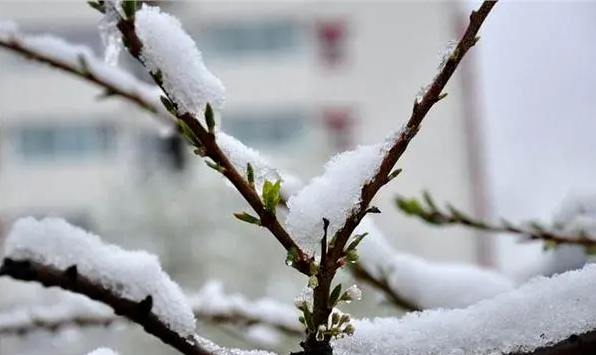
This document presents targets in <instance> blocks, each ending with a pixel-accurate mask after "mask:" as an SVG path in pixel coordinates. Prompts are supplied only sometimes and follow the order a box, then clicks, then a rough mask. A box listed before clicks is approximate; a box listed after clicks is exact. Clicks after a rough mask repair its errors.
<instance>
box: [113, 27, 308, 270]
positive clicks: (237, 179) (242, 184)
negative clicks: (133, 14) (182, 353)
mask: <svg viewBox="0 0 596 355" xmlns="http://www.w3.org/2000/svg"><path fill="white" fill-rule="evenodd" d="M118 29H119V30H120V32H121V33H122V36H123V38H124V39H125V41H124V42H125V43H126V45H127V48H128V51H129V52H130V54H131V55H132V56H133V57H135V58H136V59H137V60H139V62H140V63H141V64H142V63H143V62H142V61H141V60H140V55H141V51H142V47H143V44H142V42H141V40H140V39H139V37H138V36H137V34H136V32H135V27H134V22H133V21H130V20H126V19H121V20H120V22H119V23H118ZM173 55H175V54H173ZM150 74H151V73H150ZM151 76H152V78H153V80H154V81H155V82H156V83H157V84H158V85H159V86H160V87H161V88H162V90H163V91H164V92H165V93H166V96H168V98H170V99H171V97H170V95H171V93H169V92H168V91H167V90H165V89H164V87H163V85H162V82H161V79H160V78H159V77H158V76H157V75H154V74H151ZM174 105H175V104H174ZM176 111H177V110H176ZM175 115H176V118H177V119H179V120H180V121H182V122H184V124H186V125H187V126H188V127H189V128H190V130H191V131H192V133H193V134H194V135H195V136H196V137H197V138H198V139H199V142H200V143H201V148H202V149H203V150H204V155H205V156H207V157H209V158H211V159H212V160H213V161H214V162H215V163H216V164H218V165H219V167H220V171H221V173H222V174H223V175H224V176H225V177H226V178H227V179H228V180H229V181H230V182H231V183H232V184H233V185H234V187H236V189H237V190H238V192H240V194H241V195H242V197H244V199H245V200H246V201H247V202H248V204H249V205H250V206H251V207H252V209H253V210H254V211H255V212H256V213H257V215H258V216H259V218H260V222H261V225H262V226H263V227H265V228H267V229H268V230H269V231H270V232H271V234H273V235H274V236H275V238H276V239H277V240H278V241H279V242H280V244H281V245H282V246H283V247H284V248H285V249H286V250H287V251H290V250H292V249H293V250H296V251H297V252H298V256H299V258H298V260H297V261H296V262H295V263H293V264H292V267H294V268H295V269H297V270H298V271H300V272H301V273H303V274H305V275H309V272H310V264H311V263H312V261H313V259H312V258H311V257H309V256H308V255H306V254H305V253H304V251H303V250H302V249H301V248H300V247H298V245H297V244H296V243H295V242H294V240H292V238H291V237H290V235H289V234H288V232H287V231H286V230H285V229H284V227H283V226H282V225H281V224H280V222H279V220H278V219H277V217H276V216H275V213H274V212H273V211H269V210H268V209H266V208H265V206H264V204H263V201H261V198H260V197H259V194H258V193H257V191H255V189H253V188H252V187H251V186H250V184H249V182H248V181H247V180H246V179H245V178H244V177H243V176H242V175H241V174H240V173H239V172H238V170H236V168H235V167H234V165H233V164H232V163H231V162H230V160H229V159H228V157H227V156H226V155H225V154H224V153H223V152H222V150H221V149H220V147H219V145H218V144H217V141H216V138H215V135H214V134H213V133H212V132H209V131H208V130H207V129H205V127H203V125H202V124H201V123H199V121H198V120H197V119H196V118H195V117H194V116H193V115H192V114H190V113H180V112H178V111H177V112H175Z"/></svg>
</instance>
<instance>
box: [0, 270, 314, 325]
mask: <svg viewBox="0 0 596 355" xmlns="http://www.w3.org/2000/svg"><path fill="white" fill-rule="evenodd" d="M187 302H188V304H189V305H190V307H191V308H192V311H193V313H194V315H195V318H196V319H197V320H198V321H199V322H201V321H202V322H207V323H215V324H229V325H235V326H239V327H242V328H244V327H251V326H255V325H262V326H267V327H269V328H271V329H275V330H276V331H279V332H283V333H286V334H289V335H296V336H299V335H302V334H303V333H304V327H303V326H302V325H301V324H300V323H299V322H298V313H297V311H296V309H295V308H294V307H292V306H290V305H286V304H284V303H281V302H278V301H275V300H273V299H269V298H262V299H258V300H254V301H252V300H249V299H247V298H246V297H244V296H243V295H240V294H227V293H225V292H224V290H223V286H222V285H221V283H219V282H217V281H210V282H207V283H206V284H205V285H204V286H203V288H202V289H201V290H200V291H198V292H197V293H196V294H194V295H190V296H188V297H187ZM120 321H124V319H123V318H121V317H118V316H117V315H116V314H114V312H113V311H112V309H110V308H109V307H107V306H105V305H103V304H101V303H99V302H94V301H93V300H90V299H89V298H87V297H83V296H81V295H78V294H72V293H67V292H65V293H64V294H63V296H62V297H61V298H60V300H59V301H58V302H55V303H53V304H49V305H36V306H30V307H20V308H16V309H12V310H9V311H6V312H4V313H0V336H2V335H10V334H17V335H20V334H26V333H29V332H34V331H38V330H50V331H55V330H59V329H61V328H64V327H73V326H74V327H79V328H85V327H90V326H109V325H111V324H113V323H116V322H120Z"/></svg>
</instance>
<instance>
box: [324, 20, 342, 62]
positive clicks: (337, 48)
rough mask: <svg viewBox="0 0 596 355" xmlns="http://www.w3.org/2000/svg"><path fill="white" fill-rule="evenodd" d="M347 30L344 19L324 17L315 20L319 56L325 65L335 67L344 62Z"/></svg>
mask: <svg viewBox="0 0 596 355" xmlns="http://www.w3.org/2000/svg"><path fill="white" fill-rule="evenodd" d="M347 32H348V31H347V24H346V21H345V20H344V19H326V20H320V21H318V22H317V39H318V44H319V45H318V50H319V57H320V58H321V62H322V63H323V64H324V65H325V66H327V67H335V66H337V65H340V64H342V63H344V62H345V59H346V55H347V53H346V51H347V37H348V36H347Z"/></svg>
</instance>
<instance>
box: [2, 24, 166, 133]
mask: <svg viewBox="0 0 596 355" xmlns="http://www.w3.org/2000/svg"><path fill="white" fill-rule="evenodd" d="M0 41H2V42H12V43H16V44H18V45H20V46H21V47H23V48H25V49H27V50H29V51H32V52H34V53H37V54H38V55H39V56H41V57H44V58H47V59H49V60H52V61H54V62H57V63H61V64H63V65H65V66H67V67H70V68H72V69H73V70H75V71H78V72H82V71H84V70H87V71H88V72H89V73H90V74H92V75H93V76H95V77H97V78H99V79H101V80H102V81H104V82H106V83H107V84H109V85H110V86H112V87H116V88H118V89H119V90H120V91H122V92H125V93H127V94H130V95H132V96H138V97H139V98H140V99H141V100H142V101H143V102H144V103H145V104H147V106H149V107H150V108H152V109H153V110H154V111H155V112H157V113H158V114H159V117H162V118H164V117H167V118H170V117H171V115H170V114H169V113H168V112H167V110H166V109H165V108H164V107H163V105H162V104H161V101H160V95H161V94H162V90H161V89H160V88H159V87H157V86H156V85H149V84H146V83H144V82H142V81H141V80H139V79H137V78H135V77H134V76H133V75H131V74H130V73H128V72H127V71H125V70H123V69H121V68H119V67H111V66H108V65H107V64H106V63H105V62H104V61H103V60H101V59H99V58H97V57H96V56H95V55H94V54H93V51H92V50H91V49H90V48H89V47H87V46H84V45H79V44H72V43H69V42H67V41H65V40H64V39H62V38H59V37H56V36H53V35H49V34H41V35H25V34H22V33H19V32H18V28H17V26H16V25H15V24H14V23H12V22H0ZM82 61H84V62H85V65H83V63H82ZM164 121H166V122H167V123H168V124H169V123H171V122H170V121H169V120H164Z"/></svg>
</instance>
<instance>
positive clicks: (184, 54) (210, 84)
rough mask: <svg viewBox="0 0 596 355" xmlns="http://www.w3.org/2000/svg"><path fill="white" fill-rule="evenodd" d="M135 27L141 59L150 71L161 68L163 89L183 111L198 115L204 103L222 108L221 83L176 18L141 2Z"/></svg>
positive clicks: (222, 91)
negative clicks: (208, 67) (140, 44)
mask: <svg viewBox="0 0 596 355" xmlns="http://www.w3.org/2000/svg"><path fill="white" fill-rule="evenodd" d="M135 30H136V32H137V35H138V37H139V39H140V40H141V43H142V44H143V47H142V49H141V60H142V61H143V63H144V64H145V67H146V68H147V69H148V70H149V71H150V72H151V73H153V74H156V73H157V72H161V75H162V79H163V87H164V89H165V91H166V92H167V93H168V95H169V96H170V98H171V99H172V100H173V101H174V102H175V103H176V104H177V105H178V109H179V110H180V111H181V112H182V113H191V114H194V115H197V116H199V115H200V113H202V112H203V111H204V109H205V105H206V104H207V103H209V104H211V106H212V107H213V108H214V109H217V110H221V108H222V107H223V104H224V101H225V88H224V86H223V83H222V82H221V80H219V79H218V78H217V77H216V76H215V75H213V74H212V73H211V72H210V71H209V70H208V69H207V67H205V64H204V63H203V56H202V54H201V52H200V51H199V49H198V48H197V46H196V44H195V42H194V41H193V39H192V38H191V37H190V36H189V35H188V34H187V33H186V32H185V31H184V30H183V29H182V25H181V24H180V21H178V19H177V18H175V17H173V16H171V15H169V14H166V13H162V12H161V10H160V9H159V8H158V7H152V6H148V5H146V4H143V6H142V8H141V9H140V10H139V11H137V13H136V14H135Z"/></svg>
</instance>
